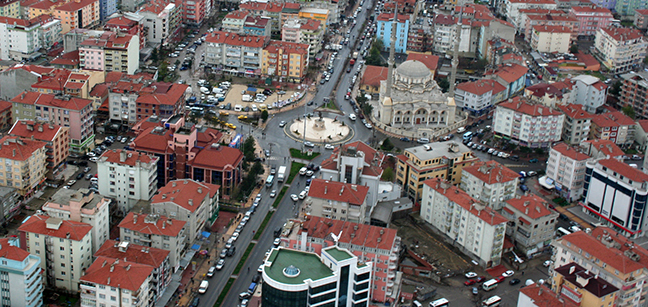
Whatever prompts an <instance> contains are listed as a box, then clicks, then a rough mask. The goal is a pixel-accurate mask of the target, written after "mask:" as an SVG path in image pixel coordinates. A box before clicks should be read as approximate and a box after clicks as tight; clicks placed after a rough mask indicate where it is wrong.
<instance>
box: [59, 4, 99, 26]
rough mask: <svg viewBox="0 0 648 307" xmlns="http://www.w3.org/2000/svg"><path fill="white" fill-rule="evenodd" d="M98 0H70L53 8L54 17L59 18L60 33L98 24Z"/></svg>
mask: <svg viewBox="0 0 648 307" xmlns="http://www.w3.org/2000/svg"><path fill="white" fill-rule="evenodd" d="M99 6H100V5H99V0H72V1H70V2H68V3H65V4H63V5H61V6H59V7H57V8H54V9H53V12H52V15H53V16H54V18H57V19H59V20H61V26H62V30H61V34H65V33H67V32H69V31H70V30H73V29H76V28H91V27H93V26H95V25H98V24H99V20H100V17H99Z"/></svg>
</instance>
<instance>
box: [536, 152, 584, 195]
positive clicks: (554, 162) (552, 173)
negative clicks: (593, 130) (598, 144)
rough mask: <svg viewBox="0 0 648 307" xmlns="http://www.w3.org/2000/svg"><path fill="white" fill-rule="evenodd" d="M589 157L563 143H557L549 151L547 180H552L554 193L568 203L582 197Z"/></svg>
mask: <svg viewBox="0 0 648 307" xmlns="http://www.w3.org/2000/svg"><path fill="white" fill-rule="evenodd" d="M590 158H591V157H590V156H589V155H587V154H585V153H582V152H580V151H579V149H577V148H572V147H571V146H570V145H568V144H565V143H558V144H556V145H554V146H553V147H551V150H549V160H548V163H547V171H546V173H547V178H549V179H551V180H553V184H554V185H555V186H556V191H558V192H559V193H560V195H561V196H562V197H564V198H565V199H567V200H569V201H576V200H578V199H580V198H581V196H583V188H584V184H585V171H586V169H587V167H586V162H587V161H589V160H590Z"/></svg>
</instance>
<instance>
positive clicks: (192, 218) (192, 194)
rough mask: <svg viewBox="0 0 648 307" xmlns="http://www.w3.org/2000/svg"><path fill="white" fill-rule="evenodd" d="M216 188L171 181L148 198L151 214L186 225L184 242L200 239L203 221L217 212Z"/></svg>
mask: <svg viewBox="0 0 648 307" xmlns="http://www.w3.org/2000/svg"><path fill="white" fill-rule="evenodd" d="M219 189H220V186H218V185H214V184H209V183H204V182H198V181H194V180H191V179H182V180H173V181H171V182H169V183H167V185H166V186H164V187H162V188H160V190H159V193H158V194H156V195H155V196H153V199H151V212H154V213H156V214H161V215H165V216H168V217H169V218H170V219H171V218H172V219H177V220H181V221H185V222H187V227H186V228H187V243H191V242H193V240H194V239H197V238H199V237H201V236H202V231H203V229H205V227H206V226H207V225H208V224H207V220H209V219H211V218H212V216H213V215H215V214H217V213H218V209H219V205H218V190H219Z"/></svg>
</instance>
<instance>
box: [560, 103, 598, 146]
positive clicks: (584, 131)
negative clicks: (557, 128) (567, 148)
mask: <svg viewBox="0 0 648 307" xmlns="http://www.w3.org/2000/svg"><path fill="white" fill-rule="evenodd" d="M557 107H558V109H559V110H560V111H561V112H563V114H565V122H564V123H563V131H562V140H563V141H564V142H565V143H567V144H569V145H579V144H580V143H581V142H583V141H585V140H587V138H588V137H589V133H590V128H591V126H592V118H594V114H591V113H588V112H587V111H585V110H584V109H585V106H584V105H580V104H571V103H570V104H567V105H558V106H557Z"/></svg>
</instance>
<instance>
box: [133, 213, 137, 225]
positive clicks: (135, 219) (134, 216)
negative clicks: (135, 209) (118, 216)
mask: <svg viewBox="0 0 648 307" xmlns="http://www.w3.org/2000/svg"><path fill="white" fill-rule="evenodd" d="M133 224H137V214H133Z"/></svg>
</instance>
